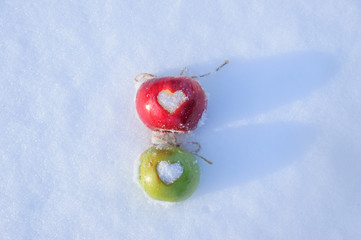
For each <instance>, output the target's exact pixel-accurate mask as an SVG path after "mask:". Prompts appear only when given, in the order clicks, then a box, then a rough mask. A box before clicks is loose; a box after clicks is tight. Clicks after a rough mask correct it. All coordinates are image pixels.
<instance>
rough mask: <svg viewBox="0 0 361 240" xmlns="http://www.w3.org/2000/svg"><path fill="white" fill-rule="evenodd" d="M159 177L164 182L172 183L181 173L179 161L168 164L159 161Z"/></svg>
mask: <svg viewBox="0 0 361 240" xmlns="http://www.w3.org/2000/svg"><path fill="white" fill-rule="evenodd" d="M157 172H158V176H159V178H160V179H161V180H162V182H164V183H165V184H167V185H169V184H172V183H174V182H175V181H176V180H177V179H178V178H179V177H180V176H182V174H183V167H182V165H180V163H179V162H177V163H173V164H170V163H169V162H167V161H161V162H159V163H158V165H157Z"/></svg>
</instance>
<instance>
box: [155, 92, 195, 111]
mask: <svg viewBox="0 0 361 240" xmlns="http://www.w3.org/2000/svg"><path fill="white" fill-rule="evenodd" d="M157 100H158V103H159V105H161V106H162V107H163V108H164V109H165V110H166V111H168V112H169V113H171V114H172V113H174V112H175V111H176V110H177V109H178V108H179V107H180V106H181V105H182V104H183V103H184V102H185V101H186V100H188V98H187V96H186V95H185V94H184V92H183V91H182V90H178V91H175V92H174V93H172V92H171V91H169V90H162V91H160V92H159V94H158V96H157Z"/></svg>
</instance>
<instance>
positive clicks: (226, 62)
mask: <svg viewBox="0 0 361 240" xmlns="http://www.w3.org/2000/svg"><path fill="white" fill-rule="evenodd" d="M228 63H229V60H228V59H226V61H224V63H223V64H222V65H220V66H219V67H217V68H216V70H215V71H213V72H209V73H205V74H202V75H199V76H191V78H201V77H205V76H208V75H210V74H212V73H215V72H218V71H219V70H220V69H221V68H222V67H224V66H225V65H227V64H228Z"/></svg>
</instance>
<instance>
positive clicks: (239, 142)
mask: <svg viewBox="0 0 361 240" xmlns="http://www.w3.org/2000/svg"><path fill="white" fill-rule="evenodd" d="M360 39H361V5H360V1H357V0H347V1H344V0H326V1H324V0H322V1H321V0H312V1H311V0H302V1H284V0H275V1H266V0H257V1H236V0H223V1H212V2H210V1H190V0H183V1H181V0H179V1H171V2H165V1H162V2H161V1H115V0H108V1H83V0H80V1H70V0H63V1H57V2H56V1H41V0H40V1H19V0H11V1H10V0H8V1H7V0H4V1H0V172H1V174H0V219H1V221H0V239H157V240H160V239H170V238H172V239H290V238H291V239H360V238H361V230H360V229H361V221H360V219H361V202H360V199H361V191H360V182H361V174H360V172H361V161H360V159H361V148H360V146H361V134H360V133H361V121H360V119H361V110H360V109H361V81H360V76H361V68H360V65H361V55H360V53H361V41H360ZM225 59H229V60H230V62H229V64H227V65H226V66H224V67H223V68H222V69H221V70H220V71H218V72H216V73H214V74H212V75H210V76H207V77H205V78H199V81H200V83H201V84H202V86H203V87H204V89H205V91H206V92H207V95H208V108H207V120H206V122H205V124H204V125H203V126H201V127H200V128H199V129H197V130H196V131H195V132H194V133H192V134H191V135H190V137H189V138H192V139H190V140H191V141H197V142H199V143H200V144H201V145H202V149H201V151H200V152H199V154H201V155H202V156H204V157H206V158H207V159H209V160H211V161H212V162H213V163H214V164H213V165H208V164H207V163H205V162H204V161H199V162H200V168H201V181H200V184H199V186H198V189H197V191H196V192H195V193H194V195H193V196H192V197H191V198H189V199H187V200H186V201H184V202H181V203H177V204H173V205H162V204H153V202H152V201H150V200H149V199H147V198H146V197H145V196H144V193H143V192H142V191H141V190H140V189H139V188H138V186H137V185H136V184H135V183H134V181H133V178H134V174H135V173H134V165H135V164H134V163H135V162H136V161H137V160H138V158H139V156H140V155H141V153H142V152H144V151H145V150H146V149H147V148H149V147H150V146H151V138H152V133H151V132H150V130H149V129H147V127H145V126H144V125H143V124H142V122H141V121H140V120H139V119H138V117H137V113H136V110H135V106H134V99H135V93H136V89H135V87H134V85H135V82H134V76H135V75H137V74H138V73H150V74H154V75H156V76H169V75H178V74H179V72H180V70H181V69H182V68H183V67H188V69H189V71H188V72H189V76H193V75H194V76H198V75H201V74H204V73H207V72H210V71H212V70H214V69H215V68H216V67H218V66H219V65H220V64H221V63H223V62H224V60H225Z"/></svg>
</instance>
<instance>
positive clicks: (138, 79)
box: [134, 73, 157, 83]
mask: <svg viewBox="0 0 361 240" xmlns="http://www.w3.org/2000/svg"><path fill="white" fill-rule="evenodd" d="M155 77H157V76H155V75H153V74H150V73H138V74H137V75H135V77H134V81H135V82H137V83H139V82H141V83H143V82H145V81H147V80H149V79H152V78H155Z"/></svg>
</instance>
